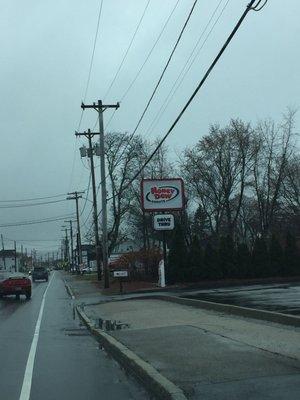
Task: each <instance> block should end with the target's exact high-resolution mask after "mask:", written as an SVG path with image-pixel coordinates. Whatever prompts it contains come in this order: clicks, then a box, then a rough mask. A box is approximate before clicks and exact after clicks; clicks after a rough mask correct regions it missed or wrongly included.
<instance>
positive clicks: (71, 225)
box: [65, 220, 76, 270]
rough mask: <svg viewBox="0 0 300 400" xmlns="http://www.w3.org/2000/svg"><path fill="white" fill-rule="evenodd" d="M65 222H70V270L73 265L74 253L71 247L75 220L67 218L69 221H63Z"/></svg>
mask: <svg viewBox="0 0 300 400" xmlns="http://www.w3.org/2000/svg"><path fill="white" fill-rule="evenodd" d="M65 222H69V224H70V247H71V249H70V250H71V251H70V252H71V255H70V260H71V270H72V269H73V267H74V254H73V248H74V246H73V222H76V221H72V220H69V221H65Z"/></svg>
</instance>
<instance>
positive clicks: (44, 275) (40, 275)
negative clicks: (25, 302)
mask: <svg viewBox="0 0 300 400" xmlns="http://www.w3.org/2000/svg"><path fill="white" fill-rule="evenodd" d="M31 275H32V280H33V282H35V281H36V280H41V279H42V280H45V281H46V282H47V281H48V277H49V274H48V270H47V268H44V267H36V268H34V269H33V271H32V273H31Z"/></svg>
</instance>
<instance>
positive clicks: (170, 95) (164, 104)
mask: <svg viewBox="0 0 300 400" xmlns="http://www.w3.org/2000/svg"><path fill="white" fill-rule="evenodd" d="M222 1H223V0H220V1H219V3H218V5H217V6H216V8H215V10H214V11H213V13H212V15H211V17H210V19H209V21H208V23H207V24H206V26H205V28H204V29H203V31H202V32H201V34H200V36H199V39H198V40H197V42H196V44H195V46H194V48H193V50H192V51H191V53H190V55H189V57H188V59H187V61H186V62H185V64H184V66H183V67H182V69H181V71H180V73H179V74H178V76H177V78H176V80H175V82H174V83H173V85H172V87H171V89H170V91H169V93H168V95H167V96H166V98H165V99H164V101H163V102H162V105H161V107H160V109H159V110H158V112H157V114H156V116H155V117H154V118H153V120H152V122H151V123H150V125H149V127H148V128H147V131H146V136H148V135H149V134H151V133H152V132H153V130H154V128H155V126H156V125H157V123H158V121H159V120H160V118H161V117H162V115H163V114H164V112H165V110H166V109H167V108H168V106H169V104H170V102H171V100H172V99H173V97H174V95H175V94H176V92H177V90H178V89H179V88H180V86H181V84H182V82H183V80H184V78H185V77H186V75H187V73H188V72H189V71H190V69H191V67H192V65H193V64H194V62H195V60H196V59H197V58H198V56H199V54H200V52H201V50H202V49H203V47H204V45H205V43H206V42H207V40H208V38H209V37H210V35H211V34H212V32H213V30H214V28H215V26H216V25H217V23H218V22H219V20H220V18H221V16H222V14H223V12H224V11H225V9H226V7H227V5H228V3H229V1H230V0H227V1H226V3H225V5H224V6H223V8H222V10H221V12H220V14H219V16H218V17H217V19H216V20H215V22H214V23H213V25H212V27H211V29H210V30H209V32H208V34H207V35H206V37H205V38H204V40H203V43H202V44H201V46H200V48H199V49H198V51H197V53H196V54H195V55H194V57H193V54H194V53H195V51H196V49H197V47H198V45H199V43H200V42H201V39H202V38H203V36H204V34H205V32H206V30H207V28H208V27H209V25H210V23H211V21H212V20H213V18H214V16H215V14H216V12H217V11H218V9H219V7H220V5H221V3H222ZM192 57H193V59H192ZM191 60H192V61H191ZM190 61H191V62H190ZM189 62H190V65H189V66H188V68H187V69H186V71H185V72H184V70H185V68H186V67H187V65H188V63H189ZM179 80H180V81H179ZM178 82H179V83H178ZM176 85H177V86H176Z"/></svg>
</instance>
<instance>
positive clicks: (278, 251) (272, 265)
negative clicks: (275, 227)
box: [268, 235, 284, 276]
mask: <svg viewBox="0 0 300 400" xmlns="http://www.w3.org/2000/svg"><path fill="white" fill-rule="evenodd" d="M269 256H270V259H269V271H268V275H269V276H282V274H283V263H284V259H283V251H282V248H281V245H280V243H279V241H278V239H277V238H276V236H275V235H272V237H271V243H270V249H269Z"/></svg>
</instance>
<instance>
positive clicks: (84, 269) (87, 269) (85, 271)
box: [80, 266, 92, 275]
mask: <svg viewBox="0 0 300 400" xmlns="http://www.w3.org/2000/svg"><path fill="white" fill-rule="evenodd" d="M91 272H92V271H91V268H90V267H87V266H84V267H81V268H80V274H81V275H84V274H90V273H91Z"/></svg>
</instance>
